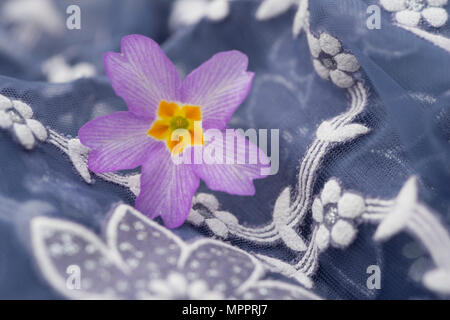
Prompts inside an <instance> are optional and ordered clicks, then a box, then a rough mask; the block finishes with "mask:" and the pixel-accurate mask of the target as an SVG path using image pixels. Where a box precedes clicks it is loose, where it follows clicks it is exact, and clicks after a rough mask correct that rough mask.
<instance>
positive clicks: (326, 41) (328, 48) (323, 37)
mask: <svg viewBox="0 0 450 320" xmlns="http://www.w3.org/2000/svg"><path fill="white" fill-rule="evenodd" d="M319 43H320V48H321V49H322V51H323V52H325V53H328V54H329V55H331V56H335V55H337V54H338V53H339V52H340V51H341V49H342V47H341V43H340V42H339V40H338V39H336V38H335V37H333V36H332V35H330V34H328V33H326V32H323V33H321V34H320V37H319Z"/></svg>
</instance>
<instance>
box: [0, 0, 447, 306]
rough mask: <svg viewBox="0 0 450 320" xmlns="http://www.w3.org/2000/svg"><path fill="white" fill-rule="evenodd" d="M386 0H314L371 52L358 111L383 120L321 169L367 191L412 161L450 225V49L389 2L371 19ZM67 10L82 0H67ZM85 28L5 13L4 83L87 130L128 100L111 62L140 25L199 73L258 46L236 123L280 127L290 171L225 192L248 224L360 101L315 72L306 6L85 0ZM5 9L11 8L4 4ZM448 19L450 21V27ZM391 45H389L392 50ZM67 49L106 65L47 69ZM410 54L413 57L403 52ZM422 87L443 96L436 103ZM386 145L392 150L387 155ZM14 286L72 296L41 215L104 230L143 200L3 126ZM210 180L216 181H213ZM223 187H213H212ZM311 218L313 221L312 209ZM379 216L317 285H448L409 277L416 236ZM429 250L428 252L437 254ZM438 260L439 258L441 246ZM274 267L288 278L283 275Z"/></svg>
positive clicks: (362, 291)
mask: <svg viewBox="0 0 450 320" xmlns="http://www.w3.org/2000/svg"><path fill="white" fill-rule="evenodd" d="M375 2H376V1H362V0H359V1H355V0H336V1H334V0H314V1H310V10H311V30H312V31H313V32H317V31H320V30H327V32H329V33H331V34H333V35H334V36H336V37H338V38H339V39H341V41H342V42H343V45H344V47H346V48H348V49H349V50H350V51H351V52H352V53H353V54H355V56H356V57H357V58H358V61H359V63H360V64H361V67H362V74H361V77H362V79H363V81H364V82H365V85H366V86H369V87H371V88H373V89H372V90H371V91H370V98H369V99H370V101H369V105H368V107H367V108H366V109H365V111H364V112H363V113H362V114H361V115H359V116H358V117H357V119H356V120H355V122H358V123H361V124H364V125H366V126H367V127H369V128H372V129H373V130H372V132H371V134H370V135H366V136H363V137H361V138H358V139H357V140H355V141H352V142H350V143H347V144H344V145H341V146H338V147H336V148H335V149H333V150H332V151H331V152H330V153H329V154H328V155H327V157H326V159H325V162H324V164H323V166H322V168H321V170H320V174H319V176H318V177H317V180H316V183H315V186H314V192H315V193H319V192H320V191H321V190H322V187H323V185H324V183H325V182H326V181H327V180H328V179H329V178H331V177H338V178H339V179H340V181H341V182H342V184H343V185H345V187H346V189H351V190H358V191H359V192H360V193H362V194H364V195H365V196H370V197H372V198H376V197H380V198H383V199H392V198H395V196H396V195H397V193H398V191H399V190H400V189H401V187H402V186H403V184H404V182H405V181H406V180H407V178H408V177H409V176H411V175H418V176H420V178H421V180H420V181H421V185H420V197H421V199H422V200H423V201H425V203H426V204H427V205H429V206H430V207H432V208H433V209H434V210H435V211H436V212H437V213H440V214H441V218H442V221H443V223H444V224H446V225H447V226H450V210H449V208H450V197H449V194H450V189H449V188H450V183H449V181H450V167H449V160H450V149H449V145H448V143H449V138H450V127H449V123H450V121H449V119H450V118H449V117H450V113H449V108H448V106H449V105H450V95H449V94H448V92H449V91H448V89H449V88H448V85H449V83H450V79H449V73H448V70H450V56H449V54H448V53H447V52H445V51H444V50H442V49H440V48H437V47H435V46H434V45H432V44H431V43H428V42H426V41H424V40H422V39H419V38H417V37H416V36H414V35H412V34H410V33H408V32H406V31H405V30H402V29H400V28H398V27H395V26H393V25H392V23H391V21H390V16H388V15H387V14H386V13H383V21H382V29H380V30H376V31H370V30H367V29H366V28H365V16H364V15H361V14H360V13H361V12H365V8H366V7H367V5H368V4H370V3H375ZM55 3H57V4H56V7H57V10H59V11H60V12H61V13H62V14H63V15H64V12H65V8H66V7H67V6H68V5H69V4H71V1H55ZM77 3H80V4H79V5H80V7H81V8H82V12H83V14H86V16H83V23H85V24H84V25H83V26H82V29H81V30H76V31H69V30H65V31H64V32H63V34H61V35H58V36H54V35H48V34H45V33H43V34H41V35H40V38H39V40H38V41H37V42H36V43H35V44H34V45H32V46H27V45H24V44H23V43H19V42H18V41H15V38H14V34H13V33H12V29H11V28H12V26H11V24H5V23H2V22H0V43H2V45H1V46H0V74H1V76H0V93H1V94H3V95H6V96H8V97H11V98H15V99H20V100H23V101H25V102H27V103H29V104H30V105H31V106H32V107H33V111H34V117H35V118H36V119H39V121H41V122H42V123H43V124H44V125H46V126H49V127H51V128H52V129H54V130H56V131H58V132H60V133H64V134H66V135H69V136H72V137H76V135H77V131H78V129H79V128H80V127H81V126H82V125H83V124H84V123H86V122H87V121H89V120H91V119H93V118H94V117H96V116H99V115H103V114H108V113H111V112H114V111H118V110H125V108H126V106H125V104H124V102H123V101H122V100H121V99H120V98H119V97H117V96H115V94H114V92H113V90H112V88H111V86H110V84H109V81H108V79H107V78H106V77H105V76H104V71H103V65H102V64H103V62H102V55H103V53H104V52H106V51H119V48H120V38H121V37H122V36H123V35H126V34H131V33H140V34H143V35H146V36H149V37H151V38H153V39H155V40H156V41H158V42H159V43H160V44H161V45H162V47H163V49H164V50H165V51H166V53H167V55H168V56H169V58H171V59H172V60H173V61H174V63H175V64H176V66H177V67H178V68H179V70H180V71H181V72H182V73H183V74H184V75H185V74H187V73H189V72H190V71H191V70H193V69H194V68H195V67H197V66H198V65H200V64H201V63H202V62H204V61H205V60H207V59H208V58H209V57H210V56H211V55H213V54H215V53H217V52H219V51H224V50H232V49H237V50H240V51H242V52H244V53H245V54H247V55H248V56H249V70H250V71H252V72H255V74H256V76H255V80H254V84H253V88H252V90H251V93H250V95H249V97H248V98H247V99H246V101H245V102H244V103H243V105H242V106H241V107H240V108H239V109H238V111H237V112H236V113H235V115H234V116H233V119H232V120H231V122H230V126H231V127H235V128H243V129H246V128H257V129H258V128H268V129H271V128H274V129H277V128H278V129H280V171H279V173H278V174H277V175H274V176H270V177H268V178H267V179H264V180H258V181H256V182H255V186H256V190H257V192H256V195H255V196H254V197H250V198H249V197H238V196H232V195H227V194H223V193H214V194H215V195H216V196H217V198H218V199H219V200H220V202H221V204H222V207H223V209H224V210H227V211H230V212H233V213H234V214H236V216H237V218H238V219H239V221H240V222H241V223H243V224H247V225H260V224H264V223H265V222H269V221H270V220H271V217H272V210H273V206H274V203H275V201H276V199H277V198H278V196H279V194H280V192H281V191H282V190H283V189H284V188H285V187H286V186H288V185H289V186H295V185H296V181H297V175H298V166H299V163H300V160H301V159H302V158H303V156H304V154H305V152H306V150H307V148H308V146H309V145H310V144H311V142H312V141H313V139H314V137H315V132H316V129H317V127H318V125H319V124H320V123H322V121H324V120H327V119H330V118H332V117H334V116H336V115H338V114H340V113H342V112H344V111H345V110H346V109H347V108H348V101H349V100H348V96H347V94H346V91H345V90H342V89H340V88H338V87H336V86H334V85H333V84H332V83H331V82H329V81H324V80H322V79H321V78H319V76H318V75H317V74H316V73H315V71H314V69H313V67H312V63H311V56H310V52H309V49H308V45H307V42H306V39H305V36H304V34H302V35H301V36H300V37H299V38H297V39H295V38H293V36H292V30H291V29H292V28H291V25H292V21H293V19H294V15H295V10H293V9H292V10H289V11H288V12H287V13H284V14H283V15H281V16H279V17H276V18H273V19H271V20H268V21H257V20H256V19H255V17H254V15H255V12H256V9H257V7H258V5H259V3H258V2H256V1H232V3H231V12H230V14H229V16H228V17H227V18H226V19H225V20H224V21H223V22H218V23H216V22H211V21H208V20H202V21H201V22H199V23H198V24H195V25H193V26H190V27H186V28H184V29H180V30H178V31H176V32H169V29H168V15H169V12H170V4H171V3H170V1H163V0H157V1H131V2H126V3H125V2H124V1H107V0H102V1H95V2H93V1H78V2H77ZM0 10H1V8H0ZM442 32H444V33H448V29H444V31H442ZM379 47H383V50H378V48H379ZM55 54H61V55H62V56H64V57H65V58H66V60H67V61H69V62H70V63H71V64H75V63H77V62H81V61H86V62H90V63H92V64H93V65H94V66H95V67H96V69H97V72H98V76H96V77H93V78H89V79H80V80H76V81H73V82H69V83H64V84H51V83H48V82H46V78H45V75H44V74H43V73H42V70H41V64H42V63H43V62H44V61H45V60H46V59H48V58H49V57H51V56H53V55H55ZM397 57H401V60H400V58H397ZM412 92H421V93H423V94H424V95H430V96H432V97H433V98H435V102H434V103H432V104H428V105H427V104H424V103H423V102H421V101H419V100H417V99H415V98H414V96H412V95H411V93H412ZM386 152H389V154H390V155H391V157H390V158H388V157H386ZM0 176H1V179H0V298H3V299H5V298H7V299H11V298H31V299H49V298H61V296H60V295H59V294H57V293H56V292H55V291H53V290H52V289H51V287H50V286H49V284H48V283H46V282H45V281H44V280H43V278H42V277H41V275H40V273H39V270H38V269H37V267H36V264H35V262H34V260H33V257H32V254H31V252H30V250H31V248H30V246H29V241H30V236H29V222H30V219H31V218H33V217H36V216H41V215H45V216H52V217H59V218H64V219H68V220H71V221H76V222H78V223H80V224H82V225H84V226H87V227H89V228H91V229H93V230H95V231H96V232H99V230H100V227H101V225H102V222H103V221H104V219H105V216H106V214H107V213H108V211H109V209H110V208H111V207H112V206H113V205H114V204H117V203H118V202H125V203H128V204H133V202H134V198H133V196H131V195H130V193H129V192H127V191H126V190H125V189H123V188H121V187H119V186H116V185H113V184H110V183H107V182H105V181H103V180H101V179H97V180H96V183H95V184H94V185H88V184H86V183H85V182H83V181H82V180H81V178H80V177H79V175H78V174H77V173H76V171H75V169H74V168H73V166H72V164H71V162H70V161H68V158H67V156H66V155H64V154H62V153H61V152H60V151H59V150H58V149H56V148H55V147H54V146H52V145H49V144H41V145H39V146H38V147H37V148H35V149H34V150H32V151H25V150H24V149H23V148H22V147H21V146H20V145H19V144H17V143H15V142H14V140H13V139H12V137H11V135H10V134H9V133H7V132H5V131H1V130H0ZM199 191H204V192H205V191H208V189H207V187H206V186H205V185H202V186H201V188H200V190H199ZM208 192H209V191H208ZM310 222H311V221H308V223H310ZM374 230H375V227H374V226H373V225H361V226H360V227H359V231H358V237H357V239H356V241H355V242H354V243H353V244H352V246H351V247H349V248H347V249H346V250H340V249H333V248H331V249H328V250H327V251H326V252H325V253H324V254H322V255H321V257H320V268H319V270H318V273H317V274H316V276H314V281H315V289H314V291H315V292H316V293H317V294H319V295H320V296H322V297H324V298H329V299H398V298H436V296H435V295H434V294H433V293H431V292H430V291H429V290H427V289H425V288H424V287H423V285H421V284H420V283H418V282H414V281H412V280H411V279H410V278H409V277H408V270H409V269H410V266H411V265H412V263H413V260H411V259H409V258H406V257H404V256H402V255H401V254H400V252H401V251H402V248H403V247H404V246H405V244H407V243H409V242H411V241H412V239H411V237H410V236H408V235H406V234H404V233H402V234H400V235H398V236H396V237H394V238H393V239H392V240H390V241H388V242H386V243H384V244H379V243H375V242H374V241H373V239H372V236H373V233H374ZM174 232H175V233H177V234H179V235H180V236H181V237H182V238H183V239H192V238H195V237H204V236H208V232H207V231H205V230H202V229H197V228H194V227H192V226H191V225H189V224H185V225H183V226H182V227H181V228H179V229H177V230H175V231H174ZM232 243H233V244H235V245H237V246H239V247H241V248H243V249H245V250H247V251H249V252H256V253H263V254H266V255H271V256H275V257H278V258H281V259H283V260H284V261H286V262H288V261H290V260H291V259H294V258H295V257H294V256H293V255H292V253H291V252H289V251H287V250H286V249H285V248H284V247H283V246H281V245H280V246H275V247H272V248H264V247H258V246H254V245H252V244H249V243H246V242H245V241H241V240H234V241H232ZM424 257H425V258H426V259H428V257H427V255H426V254H424ZM428 260H429V259H428ZM371 264H378V265H380V267H381V268H382V272H383V280H382V281H383V282H382V289H381V290H368V289H367V288H366V279H367V276H368V275H367V273H366V268H367V266H368V265H371ZM269 278H273V279H283V280H285V281H287V282H291V283H294V282H293V281H292V280H290V279H286V278H284V277H282V276H280V275H275V274H273V275H271V276H270V277H269Z"/></svg>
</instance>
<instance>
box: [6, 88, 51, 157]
mask: <svg viewBox="0 0 450 320" xmlns="http://www.w3.org/2000/svg"><path fill="white" fill-rule="evenodd" d="M32 117H33V110H32V109H31V107H30V106H29V105H27V104H26V103H24V102H22V101H20V100H13V101H11V100H10V99H8V98H7V97H5V96H2V95H0V129H4V130H10V131H11V132H12V134H13V135H14V136H15V137H16V139H17V141H18V142H19V143H20V144H21V145H22V146H23V147H24V148H25V149H28V150H31V149H33V148H34V146H35V145H36V140H39V141H45V140H47V137H48V133H47V129H45V127H44V126H43V125H42V123H40V122H39V121H37V120H35V119H32Z"/></svg>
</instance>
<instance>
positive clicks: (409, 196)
mask: <svg viewBox="0 0 450 320" xmlns="http://www.w3.org/2000/svg"><path fill="white" fill-rule="evenodd" d="M416 203H417V178H416V177H412V178H410V179H409V180H408V181H407V182H406V183H405V185H404V186H403V188H402V189H401V190H400V193H399V194H398V196H397V199H396V204H395V207H394V208H393V210H392V212H391V213H389V215H388V216H387V217H386V218H385V219H384V220H383V221H382V222H381V223H380V225H379V226H378V228H377V231H376V232H375V235H374V239H375V240H377V241H380V240H385V239H388V238H390V237H391V236H393V235H394V234H396V233H397V232H399V231H400V230H401V229H403V227H404V226H405V225H406V223H407V221H408V219H409V217H410V216H411V214H412V213H413V212H414V206H415V205H416Z"/></svg>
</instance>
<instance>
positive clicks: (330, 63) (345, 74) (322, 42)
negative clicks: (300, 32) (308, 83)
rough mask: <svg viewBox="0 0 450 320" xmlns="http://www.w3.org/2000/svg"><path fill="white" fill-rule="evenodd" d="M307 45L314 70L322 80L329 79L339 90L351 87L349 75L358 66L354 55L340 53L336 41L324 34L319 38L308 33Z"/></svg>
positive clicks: (352, 82) (350, 76)
mask: <svg viewBox="0 0 450 320" xmlns="http://www.w3.org/2000/svg"><path fill="white" fill-rule="evenodd" d="M308 44H309V50H310V51H311V55H312V56H313V57H314V60H313V66H314V69H315V70H316V72H317V74H318V75H319V76H320V77H321V78H322V79H325V80H330V79H331V81H332V82H333V83H334V84H335V85H337V86H338V87H340V88H350V87H351V86H353V84H354V82H355V81H354V79H353V76H352V75H351V74H352V73H354V72H356V71H358V70H359V68H360V66H359V63H358V61H357V60H356V58H355V56H354V55H352V54H349V53H345V52H342V46H341V43H340V42H339V40H338V39H336V38H334V37H333V36H331V35H329V34H328V33H325V32H324V33H322V34H320V37H319V38H316V37H314V36H313V35H312V34H311V33H308Z"/></svg>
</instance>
